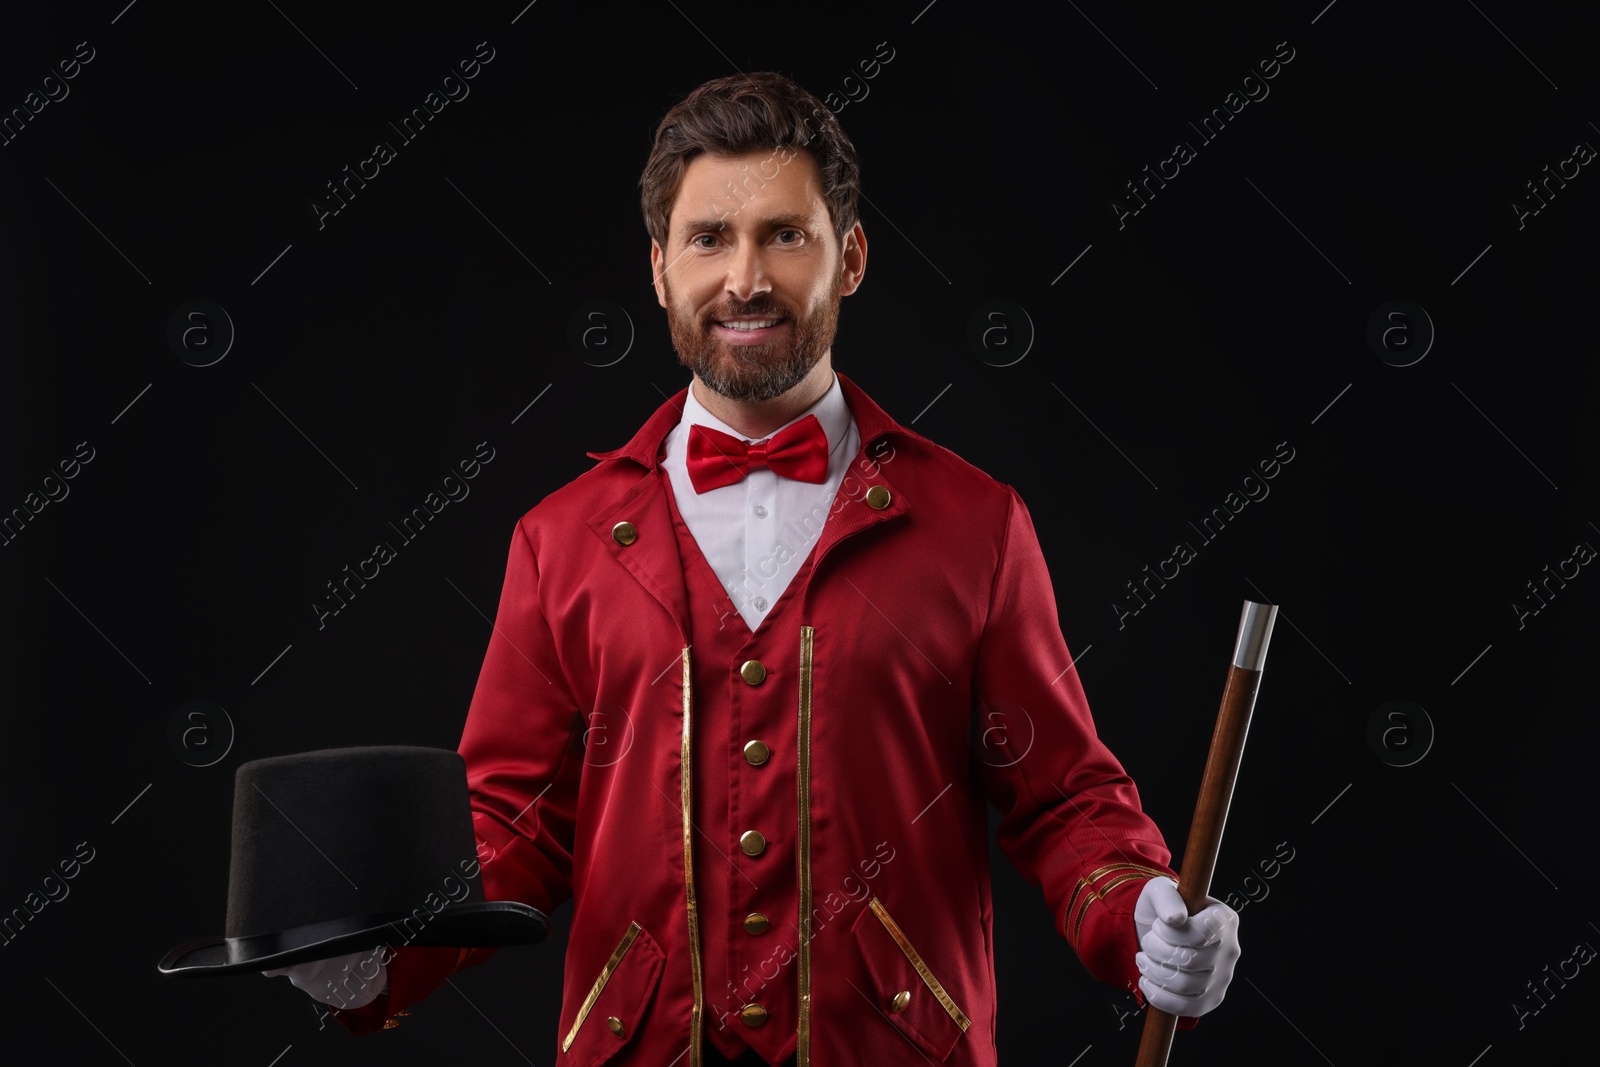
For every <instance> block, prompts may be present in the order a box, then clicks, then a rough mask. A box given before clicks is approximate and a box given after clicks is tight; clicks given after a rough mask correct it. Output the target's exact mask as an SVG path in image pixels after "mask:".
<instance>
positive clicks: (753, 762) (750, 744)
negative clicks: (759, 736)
mask: <svg viewBox="0 0 1600 1067" xmlns="http://www.w3.org/2000/svg"><path fill="white" fill-rule="evenodd" d="M770 755H772V749H770V748H768V747H767V743H766V742H765V741H746V742H745V744H744V761H745V762H746V763H748V764H750V766H752V767H759V766H761V765H762V764H763V763H765V762H767V757H768V756H770Z"/></svg>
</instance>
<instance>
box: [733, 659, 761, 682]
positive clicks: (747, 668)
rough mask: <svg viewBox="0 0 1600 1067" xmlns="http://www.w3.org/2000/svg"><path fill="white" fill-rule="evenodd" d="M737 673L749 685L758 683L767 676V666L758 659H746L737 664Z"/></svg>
mask: <svg viewBox="0 0 1600 1067" xmlns="http://www.w3.org/2000/svg"><path fill="white" fill-rule="evenodd" d="M739 674H740V676H741V677H743V678H744V680H745V681H747V682H749V683H750V684H751V685H760V684H761V681H762V679H764V678H765V677H766V676H767V668H766V667H765V666H764V665H763V664H762V662H761V661H760V660H758V659H747V660H745V661H744V662H743V663H741V664H740V665H739Z"/></svg>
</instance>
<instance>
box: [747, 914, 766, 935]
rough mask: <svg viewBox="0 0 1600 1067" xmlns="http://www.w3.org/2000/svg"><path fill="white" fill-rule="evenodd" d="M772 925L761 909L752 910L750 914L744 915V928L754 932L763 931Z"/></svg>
mask: <svg viewBox="0 0 1600 1067" xmlns="http://www.w3.org/2000/svg"><path fill="white" fill-rule="evenodd" d="M771 925H772V924H771V923H770V922H768V921H767V917H766V916H765V915H763V914H761V913H760V912H759V911H752V912H751V913H750V914H749V915H746V916H745V917H744V928H745V930H747V931H748V932H750V933H752V934H759V933H762V932H763V931H765V930H766V928H767V927H769V926H771Z"/></svg>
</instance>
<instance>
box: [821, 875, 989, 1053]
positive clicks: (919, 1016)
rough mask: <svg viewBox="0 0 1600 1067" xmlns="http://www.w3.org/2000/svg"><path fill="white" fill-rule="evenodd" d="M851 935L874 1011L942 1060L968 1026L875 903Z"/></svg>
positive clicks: (875, 900) (878, 902) (880, 904)
mask: <svg viewBox="0 0 1600 1067" xmlns="http://www.w3.org/2000/svg"><path fill="white" fill-rule="evenodd" d="M850 930H851V933H853V934H854V935H855V939H856V946H857V947H858V948H859V949H860V950H861V958H862V960H863V961H864V962H865V963H866V965H867V973H868V974H870V975H871V976H872V983H873V990H871V991H870V992H872V993H873V995H874V1000H873V1003H874V1005H875V1006H876V1007H877V1008H878V1010H879V1011H881V1012H883V1016H884V1018H887V1019H888V1020H889V1022H890V1023H892V1024H893V1025H894V1026H895V1027H896V1028H897V1029H898V1030H899V1031H900V1032H901V1033H902V1034H904V1035H905V1036H906V1038H907V1039H909V1040H910V1041H911V1043H912V1044H914V1045H916V1046H917V1047H918V1048H920V1049H921V1050H922V1051H923V1052H926V1053H927V1054H928V1055H930V1056H935V1057H937V1058H938V1059H941V1060H943V1059H946V1058H947V1057H948V1056H949V1055H950V1051H951V1049H953V1048H955V1047H956V1042H957V1041H958V1040H960V1038H961V1035H962V1034H964V1033H966V1032H967V1027H969V1026H971V1025H972V1020H971V1019H969V1018H967V1014H966V1012H964V1011H962V1010H961V1008H960V1006H959V1005H957V1003H956V1001H955V1000H954V999H953V998H952V997H951V995H950V992H949V990H947V989H946V988H945V987H944V985H943V984H941V983H940V981H939V979H938V977H937V976H936V975H935V974H934V973H933V971H932V970H931V969H930V968H929V967H928V964H927V962H926V961H924V960H923V958H922V956H921V955H920V954H919V953H918V952H917V950H916V948H914V947H913V946H912V944H911V940H910V939H909V938H908V937H907V936H906V934H905V931H904V930H902V929H900V924H899V923H897V922H895V921H894V919H893V918H892V917H891V916H890V915H889V911H888V909H887V908H885V907H884V906H883V902H882V901H881V900H879V899H878V898H877V897H873V898H872V899H871V900H870V901H869V902H868V903H867V907H866V909H865V910H863V911H862V912H861V914H860V915H857V916H856V920H855V922H854V924H852V926H851V928H850Z"/></svg>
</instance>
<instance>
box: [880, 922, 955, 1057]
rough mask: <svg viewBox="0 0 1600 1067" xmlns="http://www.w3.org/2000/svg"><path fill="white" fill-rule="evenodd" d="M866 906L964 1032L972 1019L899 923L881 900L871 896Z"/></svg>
mask: <svg viewBox="0 0 1600 1067" xmlns="http://www.w3.org/2000/svg"><path fill="white" fill-rule="evenodd" d="M867 906H868V907H869V908H871V909H872V914H874V915H876V916H877V917H878V921H879V922H881V923H882V924H883V928H884V929H885V930H887V931H889V936H890V937H892V938H894V943H895V944H897V945H899V946H900V951H901V952H904V953H905V954H906V959H908V960H910V961H911V966H913V967H915V968H916V969H917V973H918V974H920V975H921V976H922V981H923V984H924V985H926V986H927V987H928V989H929V990H931V991H932V992H933V995H934V997H935V998H937V999H938V1001H939V1003H940V1004H943V1005H944V1010H945V1011H947V1012H949V1013H950V1018H952V1019H954V1020H955V1021H956V1025H957V1026H959V1027H961V1032H962V1033H966V1030H967V1027H969V1026H971V1025H972V1020H971V1019H969V1018H967V1013H966V1012H964V1011H962V1010H961V1009H960V1008H958V1007H956V1002H955V1001H953V1000H951V999H950V994H949V993H946V992H945V991H944V986H942V985H940V984H939V979H937V978H935V977H934V976H933V972H932V971H930V970H928V965H927V964H926V963H923V962H922V957H921V956H919V955H917V950H916V949H914V948H912V947H911V942H910V940H909V939H908V938H907V937H906V935H905V932H904V931H903V930H901V929H900V924H899V923H897V922H895V921H894V920H893V919H891V918H890V917H889V909H887V908H885V907H884V906H883V901H881V900H879V899H878V898H877V897H873V898H872V900H871V902H870V903H869V904H868V905H867Z"/></svg>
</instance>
